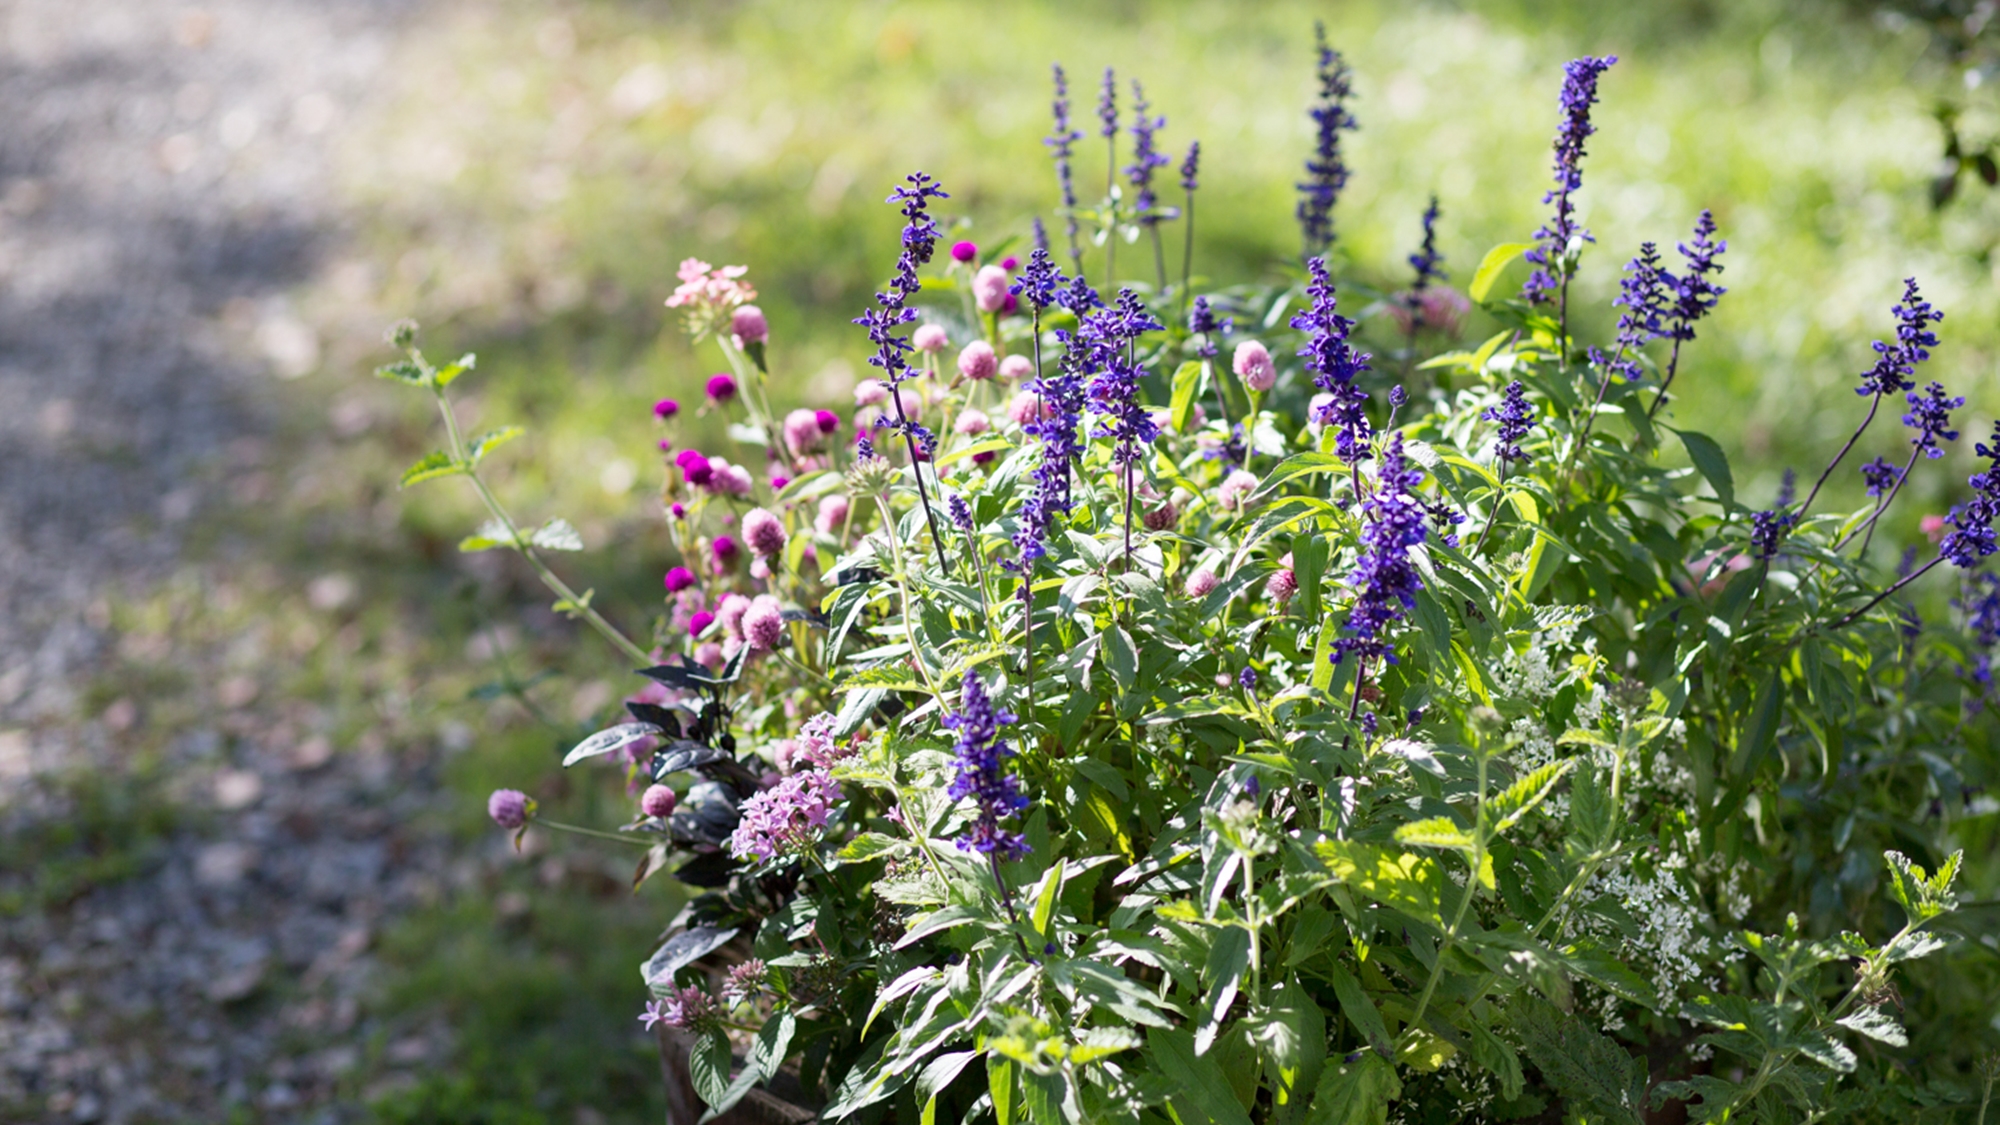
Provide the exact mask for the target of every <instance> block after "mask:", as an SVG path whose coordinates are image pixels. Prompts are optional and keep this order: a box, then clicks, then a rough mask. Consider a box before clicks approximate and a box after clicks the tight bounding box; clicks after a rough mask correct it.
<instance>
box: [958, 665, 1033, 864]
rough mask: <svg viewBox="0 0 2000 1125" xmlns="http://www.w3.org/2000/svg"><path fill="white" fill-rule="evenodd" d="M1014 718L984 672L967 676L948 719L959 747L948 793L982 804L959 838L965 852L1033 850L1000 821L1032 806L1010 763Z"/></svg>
mask: <svg viewBox="0 0 2000 1125" xmlns="http://www.w3.org/2000/svg"><path fill="white" fill-rule="evenodd" d="M1013 721H1014V715H1013V714H1012V713H1011V712H1007V711H1002V710H1000V709H999V708H997V707H995V706H994V705H993V700H992V699H991V698H990V697H989V696H988V695H987V694H986V685H985V684H984V683H981V682H980V679H979V673H977V672H967V673H966V674H965V687H964V690H963V691H962V692H961V694H960V696H959V706H958V710H957V711H955V712H953V713H952V714H949V715H946V716H945V717H944V720H943V722H944V726H945V729H947V730H950V731H955V732H956V733H957V734H958V745H957V746H956V747H954V748H953V749H954V754H955V763H954V764H955V765H956V766H957V768H958V775H957V776H956V777H954V778H953V779H952V782H951V788H949V789H947V790H946V791H945V792H946V794H947V795H948V796H949V797H951V799H952V800H954V801H962V800H964V799H965V798H967V797H970V798H972V800H973V803H974V804H975V805H976V806H978V807H977V811H975V812H974V814H973V818H972V824H971V825H970V826H969V827H968V828H967V829H966V831H965V834H964V835H961V836H960V837H959V838H958V846H959V848H960V849H961V850H963V851H970V852H979V853H980V854H982V855H988V856H992V857H994V858H995V859H1019V858H1021V857H1022V856H1024V855H1027V854H1028V850H1029V849H1028V841H1027V838H1026V837H1024V836H1022V835H1021V834H1020V833H1019V832H1013V831H1009V830H1008V829H1007V828H1006V826H1004V825H1003V824H1002V823H1001V822H1002V821H1004V820H1008V819H1011V818H1012V817H1013V816H1014V814H1015V813H1018V812H1020V811H1021V810H1022V809H1025V808H1027V807H1028V798H1027V797H1025V796H1023V795H1022V793H1021V783H1020V781H1019V780H1018V779H1017V778H1015V776H1014V769H1013V766H1012V764H1011V762H1012V759H1013V757H1014V748H1013V747H1012V746H1011V745H1009V744H1008V742H1007V740H1006V739H1004V738H1001V737H1000V728H1001V727H1003V726H1006V725H1008V724H1009V723H1012V722H1013Z"/></svg>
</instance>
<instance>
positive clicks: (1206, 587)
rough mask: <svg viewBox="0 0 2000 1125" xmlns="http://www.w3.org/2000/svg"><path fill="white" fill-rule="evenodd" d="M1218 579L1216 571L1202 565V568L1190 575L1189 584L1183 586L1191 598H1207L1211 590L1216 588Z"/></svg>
mask: <svg viewBox="0 0 2000 1125" xmlns="http://www.w3.org/2000/svg"><path fill="white" fill-rule="evenodd" d="M1217 581H1218V579H1217V578H1216V577H1215V572H1214V571H1212V570H1210V569H1208V568H1207V567H1202V568H1201V569H1200V570H1197V571H1195V572H1194V573H1193V574H1190V575H1188V580H1187V585H1186V586H1185V587H1183V588H1184V589H1185V590H1186V591H1187V596H1188V597H1190V598H1205V597H1207V596H1208V595H1209V592H1210V591H1212V590H1214V589H1215V586H1216V582H1217Z"/></svg>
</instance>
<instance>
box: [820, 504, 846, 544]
mask: <svg viewBox="0 0 2000 1125" xmlns="http://www.w3.org/2000/svg"><path fill="white" fill-rule="evenodd" d="M846 522H847V497H845V496H822V497H820V498H819V515H818V516H817V517H816V518H815V519H814V520H813V526H814V527H815V528H817V529H819V533H820V534H821V535H832V534H834V533H835V531H837V530H838V529H839V528H840V527H841V526H842V525H843V524H845V523H846Z"/></svg>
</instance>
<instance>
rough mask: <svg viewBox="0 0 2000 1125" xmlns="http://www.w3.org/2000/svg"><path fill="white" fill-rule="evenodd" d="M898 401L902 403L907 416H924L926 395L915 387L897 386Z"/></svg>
mask: <svg viewBox="0 0 2000 1125" xmlns="http://www.w3.org/2000/svg"><path fill="white" fill-rule="evenodd" d="M896 401H897V402H899V403H901V404H902V406H903V414H904V416H905V417H908V418H911V419H916V418H920V417H922V416H923V413H924V396H923V395H922V394H921V393H919V392H918V391H917V389H916V388H915V387H910V386H902V387H897V388H896Z"/></svg>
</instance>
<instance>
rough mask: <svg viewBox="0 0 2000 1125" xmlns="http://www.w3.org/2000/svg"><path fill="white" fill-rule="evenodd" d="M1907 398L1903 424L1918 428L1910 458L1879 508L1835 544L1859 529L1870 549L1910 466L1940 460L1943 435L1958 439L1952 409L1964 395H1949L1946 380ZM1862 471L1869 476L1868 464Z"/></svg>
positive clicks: (1962, 401) (1879, 501) (1863, 544)
mask: <svg viewBox="0 0 2000 1125" xmlns="http://www.w3.org/2000/svg"><path fill="white" fill-rule="evenodd" d="M1903 400H1904V401H1905V402H1907V403H1909V405H1910V412H1909V413H1907V414H1905V415H1903V425H1905V426H1908V427H1909V428H1911V429H1913V430H1915V431H1917V433H1916V436H1915V437H1912V438H1911V439H1910V459H1909V461H1908V462H1907V463H1905V464H1904V465H1903V468H1902V470H1901V471H1900V472H1898V473H1897V474H1896V478H1895V481H1894V483H1892V484H1890V486H1889V492H1888V495H1886V496H1882V497H1880V498H1879V499H1877V500H1876V502H1875V510H1874V511H1872V512H1870V513H1869V514H1868V520H1867V522H1866V523H1864V524H1862V525H1861V527H1860V528H1857V529H1855V531H1851V532H1849V533H1848V534H1847V535H1846V536H1845V537H1843V538H1842V539H1841V540H1840V542H1839V543H1835V544H1834V546H1835V547H1838V546H1840V544H1841V543H1845V542H1846V541H1847V540H1848V539H1851V538H1853V537H1854V535H1855V534H1857V533H1859V534H1860V535H1861V550H1862V551H1864V552H1866V551H1867V550H1868V544H1870V543H1872V542H1874V541H1875V527H1876V524H1877V522H1878V521H1880V520H1881V518H1882V513H1884V512H1886V511H1888V509H1889V505H1890V504H1892V503H1894V502H1895V499H1896V494H1897V493H1899V492H1901V491H1902V490H1903V482H1904V481H1906V480H1908V479H1910V470H1911V469H1914V468H1916V467H1917V458H1919V457H1929V458H1931V459H1932V460H1936V459H1937V458H1939V457H1942V456H1944V448H1943V447H1942V446H1940V445H1939V444H1938V439H1939V438H1943V439H1944V440H1946V441H1957V440H1958V431H1957V430H1954V429H1952V428H1951V412H1952V411H1954V410H1957V409H1958V408H1960V407H1962V406H1964V405H1965V396H1964V395H1954V396H1947V395H1946V394H1945V393H1944V385H1943V384H1941V383H1932V384H1930V385H1929V386H1927V387H1925V388H1924V389H1923V390H1922V391H1921V392H1919V391H1911V392H1909V393H1908V394H1906V395H1904V396H1903ZM1862 472H1863V475H1864V478H1865V476H1866V475H1867V467H1866V466H1863V467H1862Z"/></svg>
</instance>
